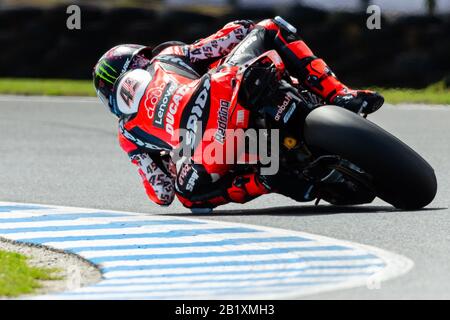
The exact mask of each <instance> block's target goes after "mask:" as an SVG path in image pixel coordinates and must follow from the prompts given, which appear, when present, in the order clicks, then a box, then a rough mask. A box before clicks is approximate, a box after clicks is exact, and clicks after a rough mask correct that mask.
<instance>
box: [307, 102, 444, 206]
mask: <svg viewBox="0 0 450 320" xmlns="http://www.w3.org/2000/svg"><path fill="white" fill-rule="evenodd" d="M304 138H305V142H306V144H307V145H308V146H310V147H311V148H312V149H317V150H321V152H323V153H325V154H332V155H338V156H341V157H342V158H344V159H346V160H348V161H350V162H352V163H354V164H355V165H357V166H359V167H360V168H361V169H363V170H364V171H365V172H367V173H369V174H370V175H371V176H372V178H373V184H374V188H375V191H376V194H377V196H378V197H380V198H381V199H383V200H384V201H386V202H388V203H390V204H392V205H393V206H395V207H396V208H399V209H406V210H412V209H419V208H423V207H425V206H426V205H428V204H429V203H430V202H431V201H432V200H433V199H434V197H435V195H436V191H437V181H436V175H435V173H434V170H433V168H432V167H431V166H430V165H429V164H428V163H427V162H426V161H425V160H424V159H423V158H422V157H421V156H420V155H418V154H417V153H416V152H415V151H414V150H412V149H411V148H410V147H408V146H407V145H406V144H404V143H403V142H402V141H400V140H399V139H397V138H396V137H394V136H393V135H391V134H390V133H388V132H386V131H385V130H383V129H382V128H380V127H379V126H377V125H376V124H374V123H373V122H370V121H369V120H367V119H364V118H362V117H361V116H359V115H357V114H355V113H353V112H350V111H348V110H345V109H343V108H340V107H336V106H323V107H319V108H317V109H315V110H313V111H312V112H311V113H310V114H309V115H308V116H307V118H306V120H305V126H304Z"/></svg>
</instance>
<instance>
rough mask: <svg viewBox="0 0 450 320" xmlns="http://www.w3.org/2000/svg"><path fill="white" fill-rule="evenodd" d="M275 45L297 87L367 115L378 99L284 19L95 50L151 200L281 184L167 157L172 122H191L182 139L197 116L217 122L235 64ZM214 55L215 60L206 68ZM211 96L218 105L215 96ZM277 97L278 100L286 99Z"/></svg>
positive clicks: (97, 73)
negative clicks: (343, 75) (193, 38)
mask: <svg viewBox="0 0 450 320" xmlns="http://www.w3.org/2000/svg"><path fill="white" fill-rule="evenodd" d="M272 49H274V50H276V51H277V53H278V54H279V55H280V56H281V57H282V59H283V61H284V62H285V64H286V66H287V70H288V71H289V72H290V73H291V74H292V75H293V76H294V77H296V78H297V79H298V80H299V81H300V82H301V84H302V85H303V86H305V87H306V88H308V89H309V90H311V91H312V92H314V93H315V94H317V95H319V96H321V97H322V98H323V99H324V100H325V101H326V102H327V103H328V104H334V105H338V106H342V107H344V108H347V109H349V110H351V111H354V112H364V113H371V112H374V111H376V110H377V109H378V108H380V107H381V105H382V104H383V102H384V99H383V98H382V97H381V96H380V95H379V94H377V93H375V92H372V91H367V90H353V89H350V88H348V87H347V86H345V85H344V84H342V83H341V82H340V81H339V80H338V79H337V78H336V76H335V75H334V74H333V72H332V71H331V70H330V69H329V67H328V66H327V65H326V64H325V62H324V61H323V60H322V59H319V58H317V57H316V56H314V54H313V52H312V51H311V50H310V48H309V47H308V46H307V45H306V44H305V42H304V41H303V40H302V39H301V38H300V36H299V35H298V33H297V31H296V29H295V28H294V27H293V26H292V25H290V24H289V23H288V22H286V21H285V20H283V19H282V18H280V17H276V18H274V19H266V20H263V21H261V22H259V23H256V24H255V23H253V22H252V21H246V20H245V21H234V22H231V23H228V24H227V25H225V26H224V28H222V29H221V30H219V31H218V32H216V33H215V34H213V35H211V36H209V37H207V38H204V39H201V40H198V41H197V42H195V43H193V44H184V43H179V42H168V43H164V44H162V45H160V46H158V47H156V48H154V49H152V48H149V47H145V46H139V45H120V46H116V47H114V48H112V49H110V50H109V51H108V52H106V53H105V54H104V55H103V56H102V57H101V58H100V60H99V61H98V63H97V64H96V66H95V68H94V72H93V77H94V85H95V88H96V90H97V94H98V96H99V97H100V99H101V100H102V101H103V103H104V104H105V105H107V106H108V107H109V109H110V111H111V112H112V113H113V114H115V115H116V116H117V117H118V118H119V143H120V145H121V147H122V149H123V150H124V151H125V152H127V154H128V156H129V157H130V159H131V162H132V163H134V164H135V165H137V167H138V171H139V174H140V175H141V177H142V181H143V184H144V187H145V190H146V193H147V195H148V196H149V198H150V199H151V200H152V201H154V202H155V203H157V204H159V205H169V204H170V203H172V201H173V200H174V197H175V194H176V195H177V197H178V199H179V200H180V201H181V202H182V203H183V205H185V206H186V207H189V208H199V207H200V208H202V207H204V208H213V207H216V206H218V205H222V204H225V203H228V202H237V203H244V202H247V201H249V200H252V199H254V198H256V197H258V196H260V195H262V194H266V193H270V192H279V191H280V189H281V188H280V185H281V184H282V181H283V180H285V178H286V177H285V176H283V173H280V174H276V175H273V176H264V175H261V174H260V173H259V172H252V173H247V174H238V175H230V174H229V169H230V166H229V165H226V164H223V165H217V164H213V165H210V164H205V163H203V162H201V161H195V157H193V158H192V159H189V161H185V162H184V163H183V164H182V165H181V167H180V168H179V170H177V168H176V165H175V163H174V162H173V161H172V158H171V152H173V150H174V149H175V148H176V146H177V145H178V144H179V143H180V137H178V136H177V134H176V130H177V129H180V128H182V129H187V130H188V131H189V130H191V131H192V132H191V133H192V135H191V136H188V138H189V137H193V136H194V133H196V132H195V131H196V129H197V128H196V126H197V124H196V123H197V121H199V120H201V121H203V124H204V125H203V126H204V129H208V128H209V129H217V128H218V126H220V124H218V123H219V122H220V121H219V119H218V118H219V116H218V115H219V114H220V112H222V111H221V110H222V109H221V107H224V106H225V108H224V109H223V110H225V112H226V109H227V107H228V105H227V103H229V101H230V100H231V99H230V94H229V92H231V87H230V83H231V82H232V81H231V80H232V74H233V72H235V71H234V70H237V69H238V68H239V66H241V65H244V64H245V63H246V62H248V61H249V60H250V59H252V58H254V57H257V56H259V55H260V54H262V53H264V52H265V51H268V50H272ZM220 59H222V60H221V63H220V66H219V67H218V68H217V69H216V70H214V71H211V72H207V71H208V68H210V66H211V65H214V64H217V62H218V61H219V60H220ZM217 82H219V83H221V85H222V89H221V90H220V91H218V90H216V89H215V86H214V85H212V84H213V83H217ZM216 96H220V98H221V99H218V98H217V97H216ZM213 98H215V100H217V101H220V103H212V101H213ZM222 98H223V99H222ZM279 99H280V103H283V101H284V99H285V97H284V96H282V97H279ZM215 100H214V101H215ZM222 113H223V112H222ZM249 113H250V110H242V113H241V115H243V116H242V119H241V120H242V121H241V122H242V123H241V127H242V128H245V127H246V126H247V125H248V118H249ZM236 122H238V121H236ZM215 140H217V138H216V139H215ZM220 142H222V143H223V141H220ZM193 149H195V148H193Z"/></svg>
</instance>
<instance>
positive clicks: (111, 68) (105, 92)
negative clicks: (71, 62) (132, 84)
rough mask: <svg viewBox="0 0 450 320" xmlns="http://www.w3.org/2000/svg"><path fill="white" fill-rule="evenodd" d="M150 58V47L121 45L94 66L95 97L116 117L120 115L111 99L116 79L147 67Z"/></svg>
mask: <svg viewBox="0 0 450 320" xmlns="http://www.w3.org/2000/svg"><path fill="white" fill-rule="evenodd" d="M151 57H152V48H150V47H146V46H142V45H137V44H122V45H118V46H115V47H114V48H111V49H110V50H108V51H107V52H106V53H105V54H104V55H103V56H102V57H101V58H100V59H99V60H98V62H97V64H96V65H95V67H94V71H93V73H92V76H93V79H94V87H95V90H96V92H97V96H98V97H99V98H100V100H101V101H102V102H103V104H105V106H107V107H108V108H109V110H110V111H111V112H112V113H113V114H115V115H116V116H117V117H120V116H121V115H122V113H121V112H120V110H118V108H117V105H116V104H115V103H113V97H112V94H113V92H114V86H115V85H116V80H117V78H119V77H120V76H121V75H122V74H124V73H125V72H127V71H128V70H133V69H144V68H146V67H148V66H149V65H150V59H151Z"/></svg>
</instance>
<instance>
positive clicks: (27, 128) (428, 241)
mask: <svg viewBox="0 0 450 320" xmlns="http://www.w3.org/2000/svg"><path fill="white" fill-rule="evenodd" d="M0 112H1V116H0V132H1V137H2V142H1V143H0V151H1V157H2V159H1V161H0V176H1V183H0V201H6V202H18V203H37V204H44V205H46V204H47V205H50V204H53V205H61V206H75V207H85V208H95V209H102V210H108V209H109V210H121V211H130V212H142V213H146V212H147V213H152V214H164V217H165V218H174V219H177V218H179V217H185V218H195V219H212V220H217V221H222V222H227V223H228V222H236V223H244V224H249V225H253V226H263V227H264V226H265V227H275V228H280V229H285V230H291V231H294V232H295V231H300V232H307V233H309V234H315V235H321V236H326V237H330V238H336V239H341V240H345V241H350V242H352V243H358V244H363V245H368V246H371V247H377V248H380V249H383V250H386V251H387V252H392V253H396V254H399V255H401V256H403V257H406V258H408V259H409V260H411V261H412V262H413V263H414V266H413V267H412V269H411V270H410V271H409V272H407V273H406V274H404V275H401V276H399V277H396V278H393V279H390V280H387V281H385V282H382V283H381V285H380V287H379V288H378V287H377V288H375V289H374V288H368V287H367V286H364V285H362V286H360V287H357V288H350V289H339V290H333V291H328V292H322V293H316V294H309V295H306V296H305V295H299V297H301V298H314V299H316V298H321V299H336V298H337V299H347V298H350V299H352V298H353V299H359V298H363V299H373V298H374V299H389V298H400V299H406V298H408V299H423V298H425V299H431V298H438V299H443V298H445V299H449V298H450V232H449V230H450V217H449V213H450V212H449V209H448V205H449V195H450V177H449V174H448V173H449V172H450V161H449V158H450V143H449V141H450V127H449V124H450V108H448V107H445V106H432V107H428V106H397V107H392V106H385V107H384V108H382V109H381V110H380V111H379V112H378V113H377V114H376V115H373V116H371V117H370V120H372V121H374V122H375V123H377V124H379V125H381V126H382V127H383V128H385V129H386V130H388V131H389V132H391V133H393V134H394V135H396V136H397V137H398V138H400V139H401V140H402V141H404V142H405V143H407V144H408V145H409V146H411V147H412V148H413V149H415V150H416V151H418V152H419V153H420V154H421V155H422V156H424V158H425V159H427V160H428V161H429V162H430V164H431V165H432V166H433V167H434V168H435V170H436V175H437V178H438V184H439V187H438V194H437V196H436V199H435V200H434V201H433V202H432V203H431V205H430V206H429V207H427V208H426V209H425V210H421V211H414V212H400V211H396V210H394V209H393V208H392V207H390V206H389V205H388V204H386V203H384V202H382V201H380V200H377V201H376V202H374V203H372V204H369V205H364V206H358V207H346V208H335V207H332V206H328V205H326V204H325V203H322V204H321V205H320V206H318V207H314V206H313V205H312V204H299V203H295V202H293V201H291V200H289V199H286V198H284V197H282V196H278V195H270V196H265V197H263V198H260V199H257V200H255V201H253V202H251V203H249V204H247V205H244V206H241V205H227V206H224V207H221V208H219V210H216V211H215V212H214V213H213V214H211V215H192V214H191V213H190V212H189V211H187V210H186V209H184V208H182V206H181V205H180V204H179V203H175V204H174V205H172V206H170V207H168V208H161V207H158V206H156V205H153V204H152V203H150V202H149V201H148V200H147V198H146V195H145V192H144V190H143V188H142V186H141V184H140V177H139V176H138V174H137V172H136V170H135V168H134V166H133V165H131V164H130V163H129V161H128V158H127V156H126V154H125V153H123V152H122V151H121V150H120V147H119V145H118V143H117V137H116V130H117V129H116V128H117V127H116V120H115V119H114V117H113V116H112V115H109V114H107V113H106V112H105V110H104V109H103V107H102V106H101V105H100V103H98V102H97V101H96V100H94V99H88V98H45V97H42V98H41V97H38V98H27V97H10V96H0ZM1 213H2V212H0V214H1ZM175 216H176V217H175ZM205 222H207V221H205ZM255 228H259V227H255ZM0 229H1V227H0ZM291 231H289V232H291ZM291 297H294V298H295V297H296V296H295V292H294V293H293V294H291Z"/></svg>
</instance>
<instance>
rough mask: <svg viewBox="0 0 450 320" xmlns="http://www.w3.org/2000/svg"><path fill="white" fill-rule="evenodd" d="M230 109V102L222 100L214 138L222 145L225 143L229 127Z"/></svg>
mask: <svg viewBox="0 0 450 320" xmlns="http://www.w3.org/2000/svg"><path fill="white" fill-rule="evenodd" d="M229 107H230V102H228V101H225V100H220V107H219V111H218V113H217V130H216V134H215V135H214V138H215V139H216V141H217V142H219V143H220V144H224V142H225V133H226V130H227V125H228V109H229Z"/></svg>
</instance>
